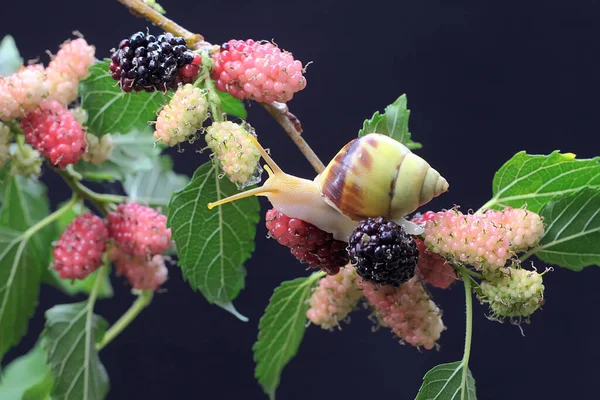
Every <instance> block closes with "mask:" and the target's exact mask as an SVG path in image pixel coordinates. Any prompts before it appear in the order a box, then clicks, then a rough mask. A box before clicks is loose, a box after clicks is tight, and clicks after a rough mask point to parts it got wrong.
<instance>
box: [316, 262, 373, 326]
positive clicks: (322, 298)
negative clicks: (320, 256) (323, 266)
mask: <svg viewBox="0 0 600 400" xmlns="http://www.w3.org/2000/svg"><path fill="white" fill-rule="evenodd" d="M361 298H362V291H361V289H360V288H359V287H358V284H357V277H356V271H355V269H354V267H352V266H350V265H348V266H345V267H342V268H340V272H339V273H338V274H336V275H328V276H325V277H324V278H321V280H320V281H319V286H318V287H317V288H315V289H314V291H313V294H312V296H311V298H310V300H309V304H310V308H309V309H308V311H307V312H306V316H307V317H308V319H309V320H310V321H311V322H312V323H313V324H315V325H318V326H320V327H321V328H323V329H332V328H335V327H337V326H339V322H340V321H342V320H344V319H345V318H346V317H347V316H348V314H349V313H350V312H351V311H352V310H354V309H355V308H356V306H357V304H358V302H359V300H360V299H361Z"/></svg>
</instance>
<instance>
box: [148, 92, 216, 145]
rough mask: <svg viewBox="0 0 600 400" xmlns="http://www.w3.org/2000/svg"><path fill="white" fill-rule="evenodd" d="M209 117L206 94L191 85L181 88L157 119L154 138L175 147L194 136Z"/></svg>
mask: <svg viewBox="0 0 600 400" xmlns="http://www.w3.org/2000/svg"><path fill="white" fill-rule="evenodd" d="M207 116H208V102H207V101H206V95H205V93H204V92H203V91H202V90H201V89H199V88H197V87H195V86H194V85H191V84H186V85H184V86H181V87H180V88H179V89H177V91H176V92H175V94H174V95H173V97H172V98H171V100H170V101H169V103H168V104H167V105H166V106H165V107H163V109H162V110H161V111H160V113H159V114H158V118H157V119H156V126H155V131H154V138H155V139H156V140H157V141H160V142H161V143H164V144H168V145H169V146H175V145H176V144H179V143H181V142H184V141H186V140H188V139H189V138H190V136H192V135H194V134H195V133H196V131H197V130H198V129H200V128H201V127H202V124H203V123H204V121H205V120H206V118H207Z"/></svg>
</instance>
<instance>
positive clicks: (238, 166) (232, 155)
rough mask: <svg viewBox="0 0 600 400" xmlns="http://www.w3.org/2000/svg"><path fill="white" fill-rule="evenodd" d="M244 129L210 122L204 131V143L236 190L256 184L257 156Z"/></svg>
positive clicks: (247, 132)
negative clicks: (235, 186)
mask: <svg viewBox="0 0 600 400" xmlns="http://www.w3.org/2000/svg"><path fill="white" fill-rule="evenodd" d="M250 135H252V133H250V132H249V131H248V130H247V129H246V127H245V126H243V125H239V124H236V123H233V122H231V121H225V122H213V124H212V125H211V126H209V127H208V128H207V129H206V135H205V138H206V144H207V145H208V147H209V148H210V149H211V150H212V152H213V154H215V156H216V157H217V160H219V164H220V165H221V168H222V169H223V172H225V174H226V175H227V177H228V178H229V180H230V181H231V182H233V183H235V184H236V185H237V187H238V188H239V189H243V188H244V187H246V186H249V185H253V184H255V183H258V182H260V175H261V173H262V167H261V166H260V164H259V162H258V161H259V160H260V154H259V153H258V150H257V149H256V146H254V144H253V143H252V141H251V139H250Z"/></svg>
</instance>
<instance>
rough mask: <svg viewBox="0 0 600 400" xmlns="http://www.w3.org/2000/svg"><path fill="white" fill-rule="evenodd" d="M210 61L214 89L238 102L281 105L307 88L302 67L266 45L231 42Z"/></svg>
mask: <svg viewBox="0 0 600 400" xmlns="http://www.w3.org/2000/svg"><path fill="white" fill-rule="evenodd" d="M213 60H214V71H213V73H212V75H211V77H212V78H213V79H214V80H215V81H216V86H217V89H219V90H221V91H223V92H228V93H229V94H231V95H232V96H233V97H236V98H238V99H248V100H255V101H257V102H259V103H272V102H274V101H279V102H282V103H284V102H287V101H289V100H291V99H292V97H293V96H294V93H296V92H298V91H300V90H302V89H304V88H305V87H306V78H305V77H304V76H303V75H302V72H303V69H302V63H301V62H300V61H298V60H294V57H293V56H292V54H291V53H288V52H285V51H281V49H279V48H278V47H277V46H275V45H274V44H272V43H269V42H255V41H254V40H251V39H249V40H245V41H243V40H230V41H229V42H227V43H225V44H223V45H222V46H221V49H220V51H219V52H217V53H215V54H213Z"/></svg>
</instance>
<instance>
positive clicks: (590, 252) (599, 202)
mask: <svg viewBox="0 0 600 400" xmlns="http://www.w3.org/2000/svg"><path fill="white" fill-rule="evenodd" d="M541 215H542V217H544V223H545V224H546V225H547V227H546V232H545V234H544V237H542V240H541V242H540V246H539V247H538V248H536V249H533V252H535V254H536V256H537V257H539V258H540V259H541V260H542V261H545V262H546V263H548V264H553V265H559V266H561V267H566V268H569V269H572V270H574V271H580V270H582V269H583V267H587V266H590V265H598V266H600V246H599V245H598V244H599V243H600V187H595V188H581V189H579V190H577V191H576V192H572V193H567V194H563V195H561V196H557V197H555V198H554V199H552V200H551V201H550V202H549V203H548V204H547V205H546V206H545V207H544V208H543V209H542V212H541Z"/></svg>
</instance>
